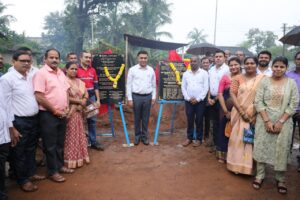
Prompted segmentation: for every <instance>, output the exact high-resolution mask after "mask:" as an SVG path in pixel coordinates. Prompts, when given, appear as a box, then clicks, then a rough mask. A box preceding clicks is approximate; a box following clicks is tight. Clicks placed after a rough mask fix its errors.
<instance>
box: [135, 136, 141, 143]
mask: <svg viewBox="0 0 300 200" xmlns="http://www.w3.org/2000/svg"><path fill="white" fill-rule="evenodd" d="M140 141H141V138H140V137H139V136H135V138H134V145H139V143H140Z"/></svg>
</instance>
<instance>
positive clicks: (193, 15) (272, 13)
mask: <svg viewBox="0 0 300 200" xmlns="http://www.w3.org/2000/svg"><path fill="white" fill-rule="evenodd" d="M0 1H2V2H3V3H4V4H7V5H8V8H7V9H6V11H5V14H11V15H13V16H14V17H15V18H16V21H15V22H13V23H11V26H10V28H11V29H13V30H15V31H16V32H18V33H22V32H25V34H26V36H32V37H38V36H41V33H42V32H43V26H44V18H45V16H46V15H48V14H49V13H50V12H54V11H61V10H63V9H64V0H26V1H25V0H0ZM167 1H168V3H171V4H172V5H171V10H172V14H171V18H172V24H168V25H165V26H163V27H162V28H161V31H168V32H171V33H172V35H173V38H172V39H170V38H162V39H161V40H163V41H169V42H182V43H186V42H188V41H189V40H188V38H187V35H188V33H189V32H190V31H191V30H192V29H193V28H198V29H199V30H201V29H203V30H204V34H206V35H208V37H207V41H208V42H210V43H213V42H214V37H213V36H214V24H215V10H216V1H218V7H217V8H218V12H217V29H216V45H220V46H235V45H237V44H240V43H241V42H242V41H244V40H246V36H245V34H246V33H247V32H248V30H249V29H251V28H259V29H260V30H262V31H273V32H274V33H275V34H276V35H278V37H279V38H280V37H282V36H283V30H282V27H283V23H286V24H287V26H288V27H289V26H293V25H299V24H300V17H299V8H300V1H299V0H284V1H283V0H167ZM279 38H278V39H279Z"/></svg>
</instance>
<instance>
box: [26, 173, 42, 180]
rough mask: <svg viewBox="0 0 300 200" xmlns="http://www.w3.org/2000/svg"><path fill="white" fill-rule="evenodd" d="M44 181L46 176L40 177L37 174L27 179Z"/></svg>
mask: <svg viewBox="0 0 300 200" xmlns="http://www.w3.org/2000/svg"><path fill="white" fill-rule="evenodd" d="M44 179H46V176H42V175H38V174H35V175H33V176H31V177H29V180H30V181H41V180H44Z"/></svg>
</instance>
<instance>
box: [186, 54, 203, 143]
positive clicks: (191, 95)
mask: <svg viewBox="0 0 300 200" xmlns="http://www.w3.org/2000/svg"><path fill="white" fill-rule="evenodd" d="M190 63H191V70H188V71H186V72H184V74H183V77H182V85H181V90H182V94H183V97H184V100H185V113H186V116H187V123H188V127H187V140H186V141H185V142H184V143H183V144H182V145H183V146H184V147H186V146H188V145H189V144H191V143H192V141H193V146H194V147H197V146H200V145H201V143H202V139H203V114H204V110H205V103H206V101H205V97H206V94H207V92H208V73H207V72H206V71H205V70H203V69H200V68H199V63H198V58H197V57H196V56H193V57H192V58H191V62H190ZM195 124H196V138H193V134H194V125H195Z"/></svg>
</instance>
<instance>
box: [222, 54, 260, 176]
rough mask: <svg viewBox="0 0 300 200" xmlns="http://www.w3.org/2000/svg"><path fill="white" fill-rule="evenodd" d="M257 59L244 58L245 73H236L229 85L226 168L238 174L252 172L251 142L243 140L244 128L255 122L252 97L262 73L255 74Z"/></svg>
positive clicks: (249, 173)
mask: <svg viewBox="0 0 300 200" xmlns="http://www.w3.org/2000/svg"><path fill="white" fill-rule="evenodd" d="M257 64H258V60H257V58H256V57H247V58H245V60H244V66H245V74H240V75H237V76H236V77H235V78H234V79H233V80H232V83H231V86H230V97H231V98H232V101H233V105H234V108H233V109H232V112H231V125H232V131H231V135H230V138H229V143H228V153H227V169H228V170H230V171H232V172H234V173H236V174H238V173H241V174H248V175H251V174H252V170H253V160H252V144H249V143H244V142H243V135H244V129H249V128H250V124H253V123H254V122H255V117H256V116H255V115H256V112H255V109H254V98H255V93H256V89H257V86H258V84H259V82H260V81H261V79H262V78H263V75H257V74H256V68H257Z"/></svg>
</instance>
